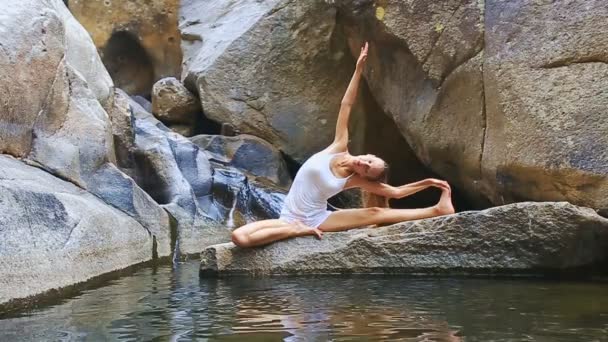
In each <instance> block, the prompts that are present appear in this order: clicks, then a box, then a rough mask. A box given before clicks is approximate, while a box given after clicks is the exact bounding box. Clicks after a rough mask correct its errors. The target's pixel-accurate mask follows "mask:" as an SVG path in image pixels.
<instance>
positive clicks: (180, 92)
mask: <svg viewBox="0 0 608 342" xmlns="http://www.w3.org/2000/svg"><path fill="white" fill-rule="evenodd" d="M152 113H153V114H154V116H156V118H158V119H159V120H160V121H162V122H163V123H165V124H184V125H189V126H192V125H194V121H195V120H196V116H197V115H201V104H200V102H199V100H198V98H197V97H196V96H194V94H192V93H191V92H190V91H189V90H188V89H186V87H184V85H183V84H181V82H179V81H178V80H177V79H175V78H174V77H167V78H163V79H162V80H160V81H158V82H156V83H155V84H154V87H153V88H152Z"/></svg>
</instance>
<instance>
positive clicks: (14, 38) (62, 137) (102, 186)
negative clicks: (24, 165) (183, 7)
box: [0, 0, 171, 256]
mask: <svg viewBox="0 0 608 342" xmlns="http://www.w3.org/2000/svg"><path fill="white" fill-rule="evenodd" d="M2 6H3V4H0V10H1V11H0V12H2V13H7V14H6V15H7V17H6V20H4V19H3V20H2V22H1V23H0V32H13V31H14V33H13V34H10V35H9V34H3V35H2V36H1V37H0V44H2V46H4V47H5V49H4V50H2V52H0V79H1V80H2V81H3V82H5V84H7V85H10V86H6V87H3V88H2V89H0V97H2V98H3V99H4V100H3V101H2V103H1V104H0V126H1V127H2V129H1V130H0V152H2V153H5V154H10V155H13V156H15V157H20V158H23V159H26V160H28V161H30V162H32V163H36V164H37V165H40V166H41V167H42V168H43V169H45V170H46V171H48V172H50V173H52V174H53V175H55V176H57V177H60V178H62V179H65V180H68V181H70V182H72V183H74V184H76V185H77V186H79V187H81V188H83V189H86V190H88V191H90V192H91V193H93V194H94V195H97V196H98V197H100V198H102V199H104V200H105V201H106V202H107V204H109V205H111V206H114V207H116V208H119V209H120V210H122V211H123V212H124V213H126V214H128V215H130V216H132V217H133V218H135V219H136V220H137V221H138V222H140V223H141V224H142V225H144V227H146V229H148V230H149V231H150V232H152V234H154V235H155V238H156V239H157V243H158V255H159V256H168V255H170V253H171V249H170V235H169V221H168V217H167V215H166V213H165V212H164V211H163V210H162V208H160V207H159V206H158V205H157V204H156V203H154V201H153V200H152V199H151V198H150V196H148V195H147V194H146V193H145V192H143V191H142V190H141V188H139V187H138V186H137V185H136V184H135V182H134V181H133V180H132V179H130V178H129V177H127V176H126V175H125V174H124V173H122V172H121V171H120V170H119V169H118V168H117V167H116V166H115V164H114V163H115V162H116V152H115V150H114V144H113V143H114V139H113V132H112V121H111V120H110V118H109V117H108V114H107V112H106V111H105V110H104V105H105V106H106V107H108V108H110V109H112V110H113V109H114V107H115V105H114V101H113V98H114V96H113V91H111V90H110V89H109V87H111V85H112V83H111V80H110V79H109V77H108V75H107V72H105V69H104V68H103V65H102V64H101V60H100V59H99V56H98V55H97V53H96V52H95V48H94V46H93V44H92V42H91V40H90V38H88V36H87V35H86V32H84V29H83V28H82V27H81V26H79V25H78V23H77V22H75V21H74V19H73V18H72V17H71V15H70V13H69V12H68V11H67V9H66V8H65V5H64V3H63V2H62V1H59V0H45V1H33V0H28V1H21V2H19V3H18V4H15V3H11V4H10V5H9V4H6V6H5V7H6V9H5V8H4V7H2ZM27 20H29V21H30V22H28V23H25V24H24V21H27ZM23 28H25V29H23ZM83 37H84V38H86V39H84V38H83ZM72 49H75V51H72ZM95 70H97V71H99V73H98V74H95V73H93V72H94V71H95ZM89 79H90V80H92V82H93V83H92V84H91V85H90V86H89V83H88V80H89ZM93 91H98V93H94V92H93ZM24 93H27V94H28V96H26V97H25V98H24V97H23V95H22V94H24ZM100 101H101V102H100Z"/></svg>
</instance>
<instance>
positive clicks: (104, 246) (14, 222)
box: [0, 155, 154, 306]
mask: <svg viewBox="0 0 608 342" xmlns="http://www.w3.org/2000/svg"><path fill="white" fill-rule="evenodd" d="M153 253H154V236H153V235H152V234H151V232H150V231H148V230H147V229H146V228H145V227H144V226H142V225H141V224H139V223H138V222H137V221H135V220H134V219H132V218H130V217H129V216H127V215H125V214H124V213H123V212H121V211H119V210H117V209H115V208H112V207H111V206H108V205H106V204H105V203H104V202H103V201H102V200H100V199H99V198H98V197H96V196H94V195H92V194H90V193H88V192H87V191H84V190H82V189H80V188H78V187H77V186H75V185H74V184H72V183H70V182H66V181H63V180H60V179H58V178H57V177H54V176H52V175H50V174H49V173H47V172H44V171H42V170H40V169H39V168H36V167H32V166H28V165H26V164H24V163H23V162H21V161H18V160H16V159H14V158H11V157H8V156H6V155H2V156H0V274H2V276H1V277H0V289H1V291H0V306H6V305H9V306H10V305H12V304H17V305H19V303H21V302H22V301H18V300H25V299H30V298H29V297H32V296H37V295H41V294H44V293H45V292H47V291H50V290H53V289H61V288H63V287H66V286H70V285H74V284H77V283H80V282H84V281H86V280H88V279H90V278H92V277H96V276H99V275H102V274H105V273H108V272H112V271H116V270H120V269H123V268H126V267H128V266H130V265H133V264H137V263H141V262H143V261H148V260H150V259H152V257H153Z"/></svg>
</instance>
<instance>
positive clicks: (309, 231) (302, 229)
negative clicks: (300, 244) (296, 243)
mask: <svg viewBox="0 0 608 342" xmlns="http://www.w3.org/2000/svg"><path fill="white" fill-rule="evenodd" d="M294 224H295V225H296V230H297V233H296V236H307V235H315V236H316V237H317V238H318V239H321V237H323V231H321V230H319V229H318V228H313V227H310V226H307V225H305V224H304V223H302V222H300V221H295V222H294Z"/></svg>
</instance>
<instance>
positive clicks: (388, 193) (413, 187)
mask: <svg viewBox="0 0 608 342" xmlns="http://www.w3.org/2000/svg"><path fill="white" fill-rule="evenodd" d="M432 186H433V187H436V188H440V189H449V188H450V185H449V184H448V182H446V181H442V180H439V179H435V178H427V179H424V180H421V181H418V182H415V183H409V184H405V185H401V186H392V185H388V184H385V183H380V182H372V181H368V180H367V179H365V178H363V177H360V176H353V177H352V178H351V179H350V180H349V183H348V184H347V187H348V188H361V189H363V190H365V191H369V192H371V193H373V194H376V195H380V196H384V197H388V198H403V197H407V196H410V195H413V194H415V193H417V192H420V191H422V190H424V189H426V188H429V187H432Z"/></svg>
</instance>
